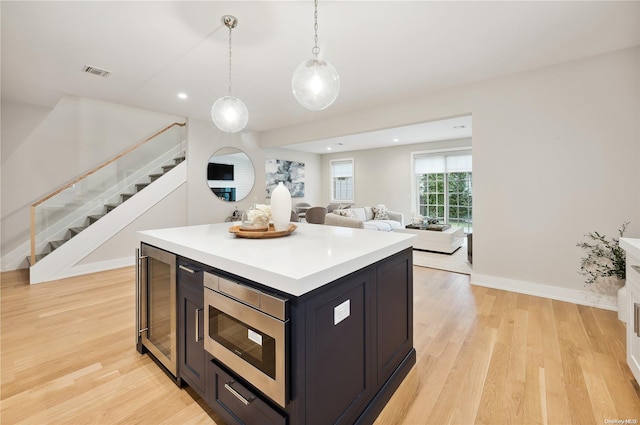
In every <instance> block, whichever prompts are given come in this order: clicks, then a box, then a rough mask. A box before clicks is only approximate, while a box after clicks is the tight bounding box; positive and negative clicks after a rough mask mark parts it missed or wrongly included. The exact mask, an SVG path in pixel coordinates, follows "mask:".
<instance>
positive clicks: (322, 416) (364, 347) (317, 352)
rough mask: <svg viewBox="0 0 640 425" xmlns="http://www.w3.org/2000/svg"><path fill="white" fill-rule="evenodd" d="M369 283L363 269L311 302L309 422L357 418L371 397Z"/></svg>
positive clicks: (308, 306) (309, 316)
mask: <svg viewBox="0 0 640 425" xmlns="http://www.w3.org/2000/svg"><path fill="white" fill-rule="evenodd" d="M369 282H370V273H369V271H366V272H363V273H359V274H357V275H355V276H353V277H351V278H349V279H347V280H345V281H343V282H341V283H340V284H338V285H336V286H334V287H333V288H331V289H329V290H327V291H326V292H324V293H322V294H319V295H318V296H317V297H315V298H314V299H313V300H311V301H310V302H309V303H308V305H307V336H306V338H307V344H306V353H307V365H310V366H309V367H308V369H307V382H306V402H307V406H306V421H305V423H306V424H307V425H313V424H334V423H337V424H340V423H345V424H346V423H353V420H354V419H355V417H357V415H359V414H360V412H361V411H362V410H363V408H364V404H365V403H366V402H367V401H368V400H367V399H368V397H369V394H370V393H371V376H370V371H371V359H370V356H369V353H370V327H369V324H370V314H371V313H370V308H369V303H368V299H369V298H370V289H369V286H370V283H369ZM347 305H348V308H347ZM336 309H337V311H336ZM347 310H348V312H347ZM341 313H342V316H341ZM336 315H337V316H336ZM341 317H343V319H342V320H340V318H341ZM336 322H338V323H336Z"/></svg>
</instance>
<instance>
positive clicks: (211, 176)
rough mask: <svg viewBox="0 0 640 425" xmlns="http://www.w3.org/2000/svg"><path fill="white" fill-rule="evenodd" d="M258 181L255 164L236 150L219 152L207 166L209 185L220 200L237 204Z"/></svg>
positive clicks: (228, 149) (226, 149) (244, 154)
mask: <svg viewBox="0 0 640 425" xmlns="http://www.w3.org/2000/svg"><path fill="white" fill-rule="evenodd" d="M255 180H256V173H255V170H254V169H253V163H252V162H251V159H249V157H248V156H247V154H246V153H244V152H242V151H241V150H240V149H236V148H222V149H220V150H217V151H216V152H215V153H214V154H213V155H212V156H211V158H209V163H208V164H207V183H208V184H209V189H211V192H213V194H214V195H215V196H216V197H217V198H218V199H220V200H223V201H229V202H235V201H240V200H241V199H243V198H245V197H246V196H247V195H248V194H249V192H251V189H253V183H254V182H255Z"/></svg>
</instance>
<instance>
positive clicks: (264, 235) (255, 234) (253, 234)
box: [229, 223, 298, 239]
mask: <svg viewBox="0 0 640 425" xmlns="http://www.w3.org/2000/svg"><path fill="white" fill-rule="evenodd" d="M297 228H298V226H296V225H295V224H293V223H291V224H289V228H288V229H287V230H281V231H279V232H276V229H275V228H274V227H273V224H269V230H267V231H262V232H260V231H256V230H242V229H240V226H231V227H229V232H230V233H235V235H236V236H237V237H239V238H247V239H268V238H280V237H282V236H289V235H290V234H292V233H293V232H294V231H295V230H296V229H297Z"/></svg>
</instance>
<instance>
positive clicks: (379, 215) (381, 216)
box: [371, 204, 389, 220]
mask: <svg viewBox="0 0 640 425" xmlns="http://www.w3.org/2000/svg"><path fill="white" fill-rule="evenodd" d="M371 209H373V219H374V220H389V211H388V210H387V207H386V206H385V205H382V204H378V205H376V206H375V207H371Z"/></svg>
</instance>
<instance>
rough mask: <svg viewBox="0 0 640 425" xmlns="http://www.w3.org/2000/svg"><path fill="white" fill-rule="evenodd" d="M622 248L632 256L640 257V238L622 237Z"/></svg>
mask: <svg viewBox="0 0 640 425" xmlns="http://www.w3.org/2000/svg"><path fill="white" fill-rule="evenodd" d="M620 248H622V249H624V250H625V251H626V252H627V254H629V255H631V256H632V257H635V258H638V259H640V239H633V238H620Z"/></svg>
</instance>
